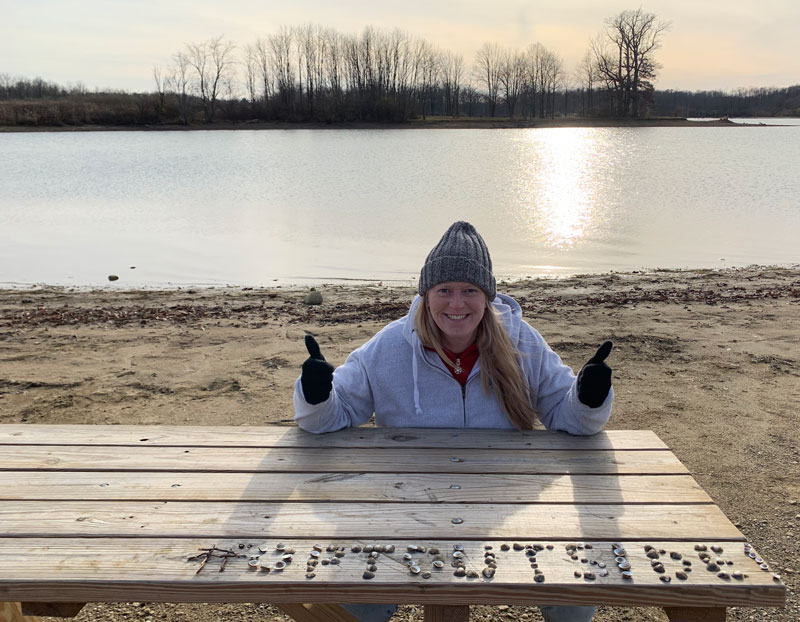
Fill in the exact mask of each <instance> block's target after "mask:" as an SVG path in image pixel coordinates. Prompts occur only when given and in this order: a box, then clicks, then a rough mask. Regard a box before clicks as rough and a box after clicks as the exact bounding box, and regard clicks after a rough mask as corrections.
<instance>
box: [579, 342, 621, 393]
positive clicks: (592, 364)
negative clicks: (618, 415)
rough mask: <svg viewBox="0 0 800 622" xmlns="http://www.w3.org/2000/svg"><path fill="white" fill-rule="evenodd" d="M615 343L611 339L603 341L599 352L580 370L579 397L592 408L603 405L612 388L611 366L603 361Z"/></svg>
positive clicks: (598, 349)
mask: <svg viewBox="0 0 800 622" xmlns="http://www.w3.org/2000/svg"><path fill="white" fill-rule="evenodd" d="M613 345H614V344H612V343H611V342H610V341H605V342H603V345H601V346H600V347H599V348H597V353H596V354H595V355H594V356H593V357H592V358H590V359H589V360H588V361H586V365H584V366H583V368H582V369H581V371H580V372H578V399H579V400H580V401H581V402H582V403H584V404H586V405H587V406H590V407H591V408H597V407H598V406H601V405H602V404H603V402H605V401H606V397H608V391H609V389H611V368H610V367H609V366H608V365H606V364H605V363H604V362H603V361H605V360H606V357H607V356H608V355H609V353H610V352H611V348H612V346H613Z"/></svg>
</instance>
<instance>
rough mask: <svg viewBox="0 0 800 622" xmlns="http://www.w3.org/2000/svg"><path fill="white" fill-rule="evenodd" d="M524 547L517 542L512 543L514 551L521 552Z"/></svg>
mask: <svg viewBox="0 0 800 622" xmlns="http://www.w3.org/2000/svg"><path fill="white" fill-rule="evenodd" d="M524 548H525V547H524V546H522V545H521V544H520V543H519V542H515V543H514V550H515V551H522V550H523V549H524Z"/></svg>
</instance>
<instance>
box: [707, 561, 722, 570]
mask: <svg viewBox="0 0 800 622" xmlns="http://www.w3.org/2000/svg"><path fill="white" fill-rule="evenodd" d="M706 570H708V571H709V572H717V571H719V566H717V565H716V564H714V563H711V564H708V566H706Z"/></svg>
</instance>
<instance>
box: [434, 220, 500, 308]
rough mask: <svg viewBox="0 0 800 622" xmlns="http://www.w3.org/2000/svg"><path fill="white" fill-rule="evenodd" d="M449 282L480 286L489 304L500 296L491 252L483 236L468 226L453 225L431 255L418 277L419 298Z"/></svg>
mask: <svg viewBox="0 0 800 622" xmlns="http://www.w3.org/2000/svg"><path fill="white" fill-rule="evenodd" d="M448 281H464V282H466V283H472V284H473V285H477V286H478V287H480V288H481V289H482V290H483V291H484V292H486V295H487V296H488V297H489V300H494V297H495V295H496V294H497V283H496V282H495V278H494V276H493V275H492V258H491V257H489V249H488V248H486V242H484V241H483V238H482V237H481V234H480V233H478V232H477V231H476V230H475V227H473V226H472V225H471V224H469V223H468V222H464V221H458V222H454V223H453V224H452V225H451V226H450V228H449V229H448V230H447V231H446V232H445V234H444V235H443V236H442V239H441V240H439V243H438V244H437V245H436V246H434V247H433V250H432V251H431V252H430V253H428V258H427V259H426V260H425V265H424V266H422V271H421V272H420V275H419V295H420V296H421V295H422V294H424V293H425V292H426V291H428V290H429V289H430V288H431V287H433V286H434V285H438V284H439V283H446V282H448Z"/></svg>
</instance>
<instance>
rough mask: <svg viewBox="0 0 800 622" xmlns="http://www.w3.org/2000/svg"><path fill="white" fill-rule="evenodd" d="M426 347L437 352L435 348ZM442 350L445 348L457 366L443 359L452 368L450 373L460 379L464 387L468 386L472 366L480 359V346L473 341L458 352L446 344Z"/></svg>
mask: <svg viewBox="0 0 800 622" xmlns="http://www.w3.org/2000/svg"><path fill="white" fill-rule="evenodd" d="M425 349H426V350H430V351H432V352H435V350H434V349H433V348H428V347H426V348H425ZM442 350H444V353H445V354H446V355H447V356H448V357H449V358H450V363H455V364H456V366H455V368H453V367H451V366H450V364H449V363H448V362H447V361H445V360H444V359H442V360H443V361H444V364H445V365H446V366H447V369H449V370H450V373H451V374H453V378H455V379H456V380H458V382H459V383H460V384H461V386H462V387H463V386H466V384H467V378H469V372H471V371H472V368H473V367H475V363H476V361H477V360H478V346H477V345H476V344H474V343H473V344H472V345H471V346H470V347H469V348H467V349H466V350H464V351H463V352H461V353H458V354H457V353H455V352H451V351H450V350H448V349H447V348H445V347H444V346H442Z"/></svg>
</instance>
